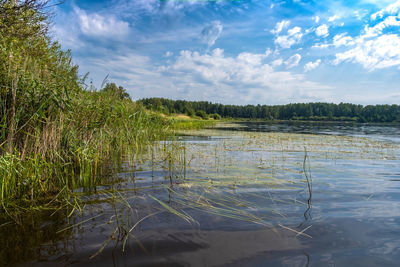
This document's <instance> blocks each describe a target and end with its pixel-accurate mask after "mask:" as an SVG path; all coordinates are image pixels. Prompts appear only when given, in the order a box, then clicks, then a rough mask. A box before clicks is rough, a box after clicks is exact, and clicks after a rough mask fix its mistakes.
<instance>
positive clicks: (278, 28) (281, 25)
mask: <svg viewBox="0 0 400 267" xmlns="http://www.w3.org/2000/svg"><path fill="white" fill-rule="evenodd" d="M289 25H290V21H289V20H282V21H281V22H278V23H276V25H275V29H273V30H272V31H271V33H273V34H278V33H280V32H281V31H282V30H283V29H286V28H287V27H289Z"/></svg>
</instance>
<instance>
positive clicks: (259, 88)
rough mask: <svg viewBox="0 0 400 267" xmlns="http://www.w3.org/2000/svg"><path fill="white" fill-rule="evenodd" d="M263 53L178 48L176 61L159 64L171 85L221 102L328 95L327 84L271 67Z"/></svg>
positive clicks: (294, 61) (292, 60) (296, 59)
mask: <svg viewBox="0 0 400 267" xmlns="http://www.w3.org/2000/svg"><path fill="white" fill-rule="evenodd" d="M265 57H266V55H265V53H264V54H252V53H247V52H244V53H240V54H239V55H238V56H236V57H228V56H225V55H224V52H223V50H222V49H214V50H213V51H212V53H211V54H200V53H198V52H191V51H181V53H180V55H179V57H178V58H177V60H176V62H174V63H173V64H171V65H168V66H165V67H162V68H161V71H162V72H163V73H164V75H165V76H168V77H176V80H175V86H176V87H177V88H186V90H187V96H190V98H196V99H213V100H214V101H215V99H224V102H228V103H239V104H240V103H270V102H271V101H272V100H271V99H273V101H274V102H275V103H277V102H282V103H284V102H288V101H289V99H291V100H292V101H301V99H308V98H309V97H312V98H313V100H316V98H317V99H327V98H329V97H330V94H329V92H328V91H327V90H328V89H329V88H328V87H326V86H323V85H320V84H317V83H313V82H310V81H307V80H306V79H305V76H304V75H302V74H292V73H290V72H288V71H275V70H274V69H273V67H272V66H271V65H270V64H267V63H263V62H262V59H264V58H265ZM300 59H301V56H300V55H298V54H296V55H294V56H292V57H291V58H290V59H289V60H288V61H286V62H285V64H286V65H287V66H288V67H292V66H295V65H297V64H298V63H299V61H300ZM281 62H282V60H277V61H274V63H272V64H277V65H279V64H282V63H281ZM188 84H190V86H188ZM186 98H187V97H186ZM293 98H296V99H293ZM217 101H220V100H217ZM308 101H310V100H308Z"/></svg>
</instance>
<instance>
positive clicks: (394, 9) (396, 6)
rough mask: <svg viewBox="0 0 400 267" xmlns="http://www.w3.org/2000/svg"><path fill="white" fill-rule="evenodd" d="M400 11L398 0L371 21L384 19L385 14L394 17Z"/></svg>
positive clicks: (373, 15) (379, 12) (374, 15)
mask: <svg viewBox="0 0 400 267" xmlns="http://www.w3.org/2000/svg"><path fill="white" fill-rule="evenodd" d="M399 11H400V0H397V1H396V2H394V3H393V4H390V5H388V6H387V7H386V8H384V9H381V10H380V11H378V12H376V13H374V14H372V15H371V19H372V20H375V19H376V18H378V17H379V18H382V17H383V16H384V15H385V14H389V15H393V14H396V13H398V12H399Z"/></svg>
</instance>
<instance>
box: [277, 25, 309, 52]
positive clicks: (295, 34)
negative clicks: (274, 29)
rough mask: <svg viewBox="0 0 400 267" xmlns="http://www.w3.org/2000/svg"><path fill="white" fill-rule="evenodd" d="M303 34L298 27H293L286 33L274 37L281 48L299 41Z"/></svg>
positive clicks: (288, 46)
mask: <svg viewBox="0 0 400 267" xmlns="http://www.w3.org/2000/svg"><path fill="white" fill-rule="evenodd" d="M302 37H303V34H302V33H301V28H300V27H297V26H296V27H293V28H291V29H289V30H288V32H287V35H280V36H277V37H276V39H275V44H277V45H279V46H280V47H282V48H290V47H291V46H292V45H294V44H296V43H298V42H300V40H301V38H302Z"/></svg>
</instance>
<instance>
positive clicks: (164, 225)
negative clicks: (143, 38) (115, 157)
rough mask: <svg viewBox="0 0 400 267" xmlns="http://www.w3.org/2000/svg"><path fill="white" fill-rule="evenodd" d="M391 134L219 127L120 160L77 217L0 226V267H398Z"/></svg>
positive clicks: (399, 152)
mask: <svg viewBox="0 0 400 267" xmlns="http://www.w3.org/2000/svg"><path fill="white" fill-rule="evenodd" d="M399 133H400V127H399V126H376V125H369V126H368V125H357V124H341V125H338V124H309V123H307V124H302V123H296V124H289V123H279V124H273V123H269V124H265V123H240V124H236V125H222V126H221V127H218V128H216V129H212V130H202V131H192V132H186V133H185V135H184V136H181V137H180V138H179V140H178V141H177V142H164V143H162V144H161V145H160V146H158V147H157V148H155V149H153V151H152V153H150V154H149V156H148V160H147V161H145V162H142V163H140V164H139V163H136V164H133V163H130V162H129V161H126V162H123V163H122V164H120V165H119V166H116V167H114V168H112V171H111V173H109V174H108V175H104V177H103V180H104V181H105V182H104V183H103V184H102V185H101V186H98V187H97V188H96V190H95V192H93V193H86V194H83V196H82V198H83V199H84V200H85V201H86V205H84V206H83V207H82V212H81V213H79V212H74V213H73V215H72V216H70V217H68V215H69V214H70V213H71V209H67V208H66V209H65V210H60V211H57V212H54V211H48V212H40V213H39V212H38V213H32V214H26V215H25V216H23V217H21V218H20V221H21V224H20V225H15V224H14V223H8V222H7V221H4V222H1V223H0V225H1V226H0V234H1V236H2V238H1V241H0V245H1V252H0V253H1V254H0V256H1V257H0V264H2V265H5V266H7V265H21V266H54V265H59V266H65V265H68V266H88V265H96V266H398V264H399V262H400V139H399Z"/></svg>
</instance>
